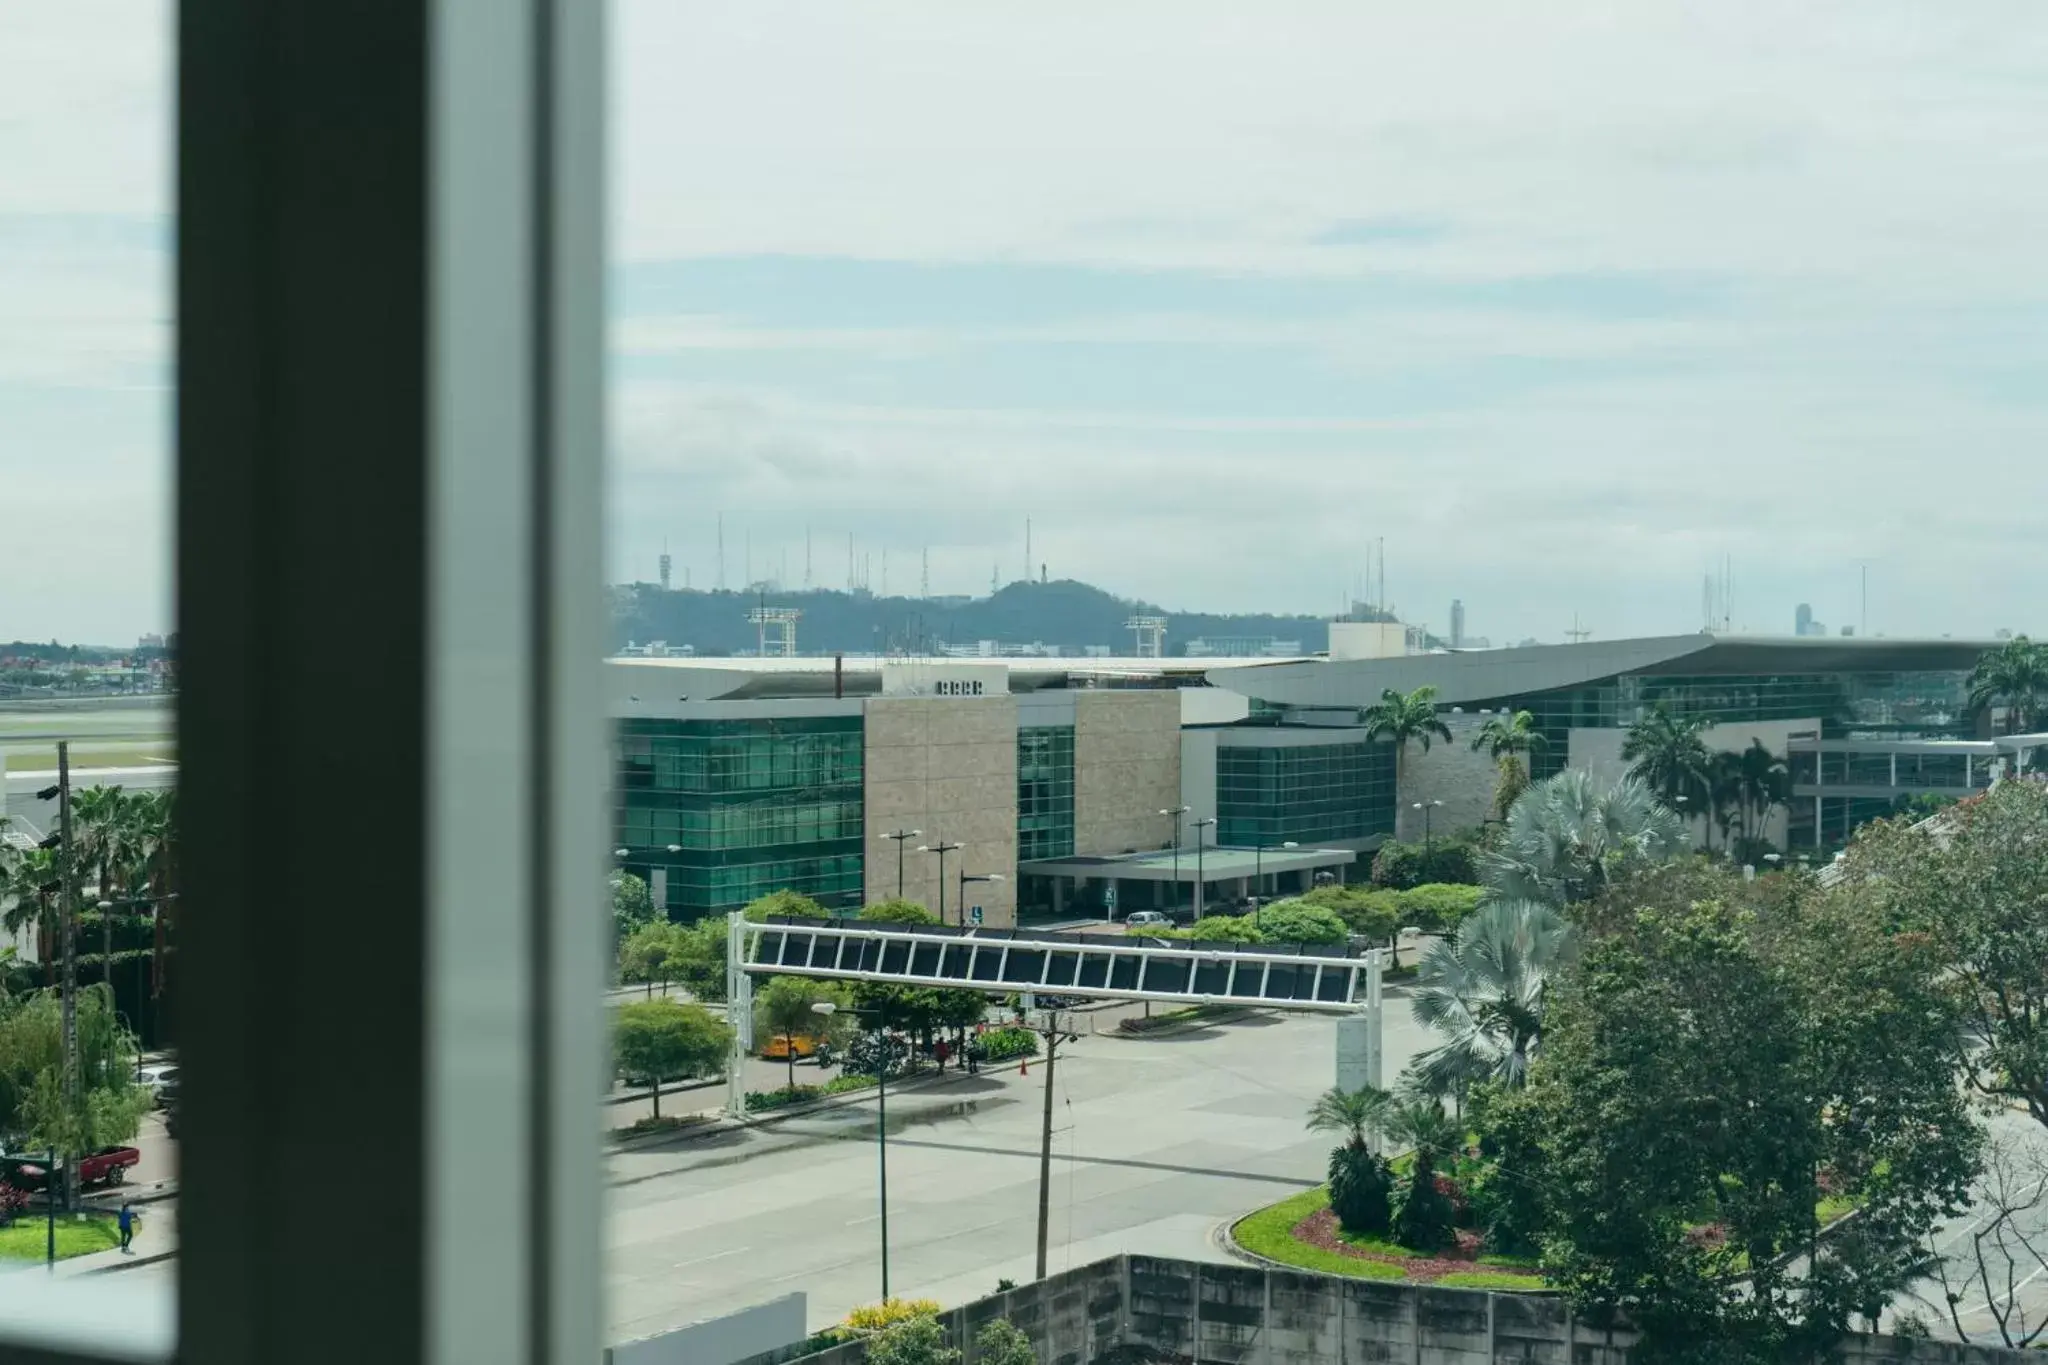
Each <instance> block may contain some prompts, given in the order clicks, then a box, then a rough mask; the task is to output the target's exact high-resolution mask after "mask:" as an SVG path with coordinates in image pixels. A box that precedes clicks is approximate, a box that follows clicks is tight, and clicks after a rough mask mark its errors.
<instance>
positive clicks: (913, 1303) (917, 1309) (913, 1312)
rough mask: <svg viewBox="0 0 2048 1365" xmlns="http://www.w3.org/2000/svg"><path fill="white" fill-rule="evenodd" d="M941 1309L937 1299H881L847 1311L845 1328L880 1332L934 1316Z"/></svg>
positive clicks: (856, 1330)
mask: <svg viewBox="0 0 2048 1365" xmlns="http://www.w3.org/2000/svg"><path fill="white" fill-rule="evenodd" d="M941 1311H942V1310H941V1308H940V1306H939V1301H938V1300H937V1299H883V1300H882V1301H881V1302H880V1303H865V1304H862V1305H861V1306H860V1307H858V1308H856V1309H854V1310H853V1311H852V1312H851V1313H848V1314H847V1315H846V1328H847V1330H848V1331H852V1332H880V1331H885V1330H887V1329H888V1328H891V1327H894V1326H896V1325H897V1324H899V1323H905V1322H914V1321H916V1320H917V1319H918V1318H936V1317H937V1316H938V1315H939V1313H940V1312H941Z"/></svg>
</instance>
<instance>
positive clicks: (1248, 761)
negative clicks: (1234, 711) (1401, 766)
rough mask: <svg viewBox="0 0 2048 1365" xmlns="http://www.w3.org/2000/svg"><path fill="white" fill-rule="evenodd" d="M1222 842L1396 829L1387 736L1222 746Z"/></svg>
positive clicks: (1249, 844) (1322, 839) (1308, 839)
mask: <svg viewBox="0 0 2048 1365" xmlns="http://www.w3.org/2000/svg"><path fill="white" fill-rule="evenodd" d="M1216 821H1217V823H1216V842H1217V843H1218V844H1219V845H1222V846H1225V847H1229V848H1253V847H1256V846H1258V845H1261V844H1263V845H1265V846H1267V847H1272V846H1274V845H1277V844H1281V843H1284V842H1286V841H1288V840H1293V841H1295V842H1296V843H1302V844H1321V843H1331V842H1336V841H1340V840H1356V839H1367V838H1371V837H1372V836H1374V835H1380V834H1392V833H1393V832H1394V748H1393V746H1392V745H1391V744H1387V743H1385V742H1381V741H1366V740H1359V741H1357V742H1354V743H1341V744H1302V745H1285V746H1281V745H1275V746H1273V747H1270V748H1267V747H1256V748H1254V747H1248V746H1238V745H1228V746H1224V747H1222V748H1219V749H1218V750H1217V751H1216Z"/></svg>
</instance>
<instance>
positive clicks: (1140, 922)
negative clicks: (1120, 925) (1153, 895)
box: [1124, 910, 1173, 929]
mask: <svg viewBox="0 0 2048 1365" xmlns="http://www.w3.org/2000/svg"><path fill="white" fill-rule="evenodd" d="M1124 923H1125V924H1127V925H1129V926H1130V927H1132V928H1134V929H1146V928H1150V929H1166V928H1171V927H1172V925H1173V918H1172V916H1170V915H1162V914H1161V913H1159V912H1158V911H1157V910H1134V911H1132V912H1131V913H1130V914H1128V915H1126V916H1124Z"/></svg>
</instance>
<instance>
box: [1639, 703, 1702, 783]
mask: <svg viewBox="0 0 2048 1365" xmlns="http://www.w3.org/2000/svg"><path fill="white" fill-rule="evenodd" d="M1706 726H1707V721H1706V717H1704V716H1675V715H1673V714H1671V712H1670V711H1668V710H1666V709H1665V706H1664V703H1662V702H1659V703H1657V705H1656V706H1654V707H1652V708H1651V709H1650V711H1649V713H1648V714H1647V715H1645V716H1644V717H1643V718H1642V719H1641V720H1639V721H1637V722H1636V723H1635V724H1633V725H1631V726H1629V727H1628V734H1627V735H1626V736H1625V737H1624V738H1623V739H1622V741H1621V757H1622V760H1623V761H1624V762H1626V763H1628V764H1630V765H1631V766H1630V768H1629V770H1628V774H1629V776H1630V777H1634V778H1638V779H1640V780H1641V781H1642V782H1643V783H1644V785H1646V786H1648V787H1649V788H1650V789H1651V790H1652V791H1654V792H1656V793H1657V795H1658V796H1660V797H1662V798H1663V800H1664V804H1665V805H1667V806H1670V807H1672V808H1673V809H1674V810H1675V809H1677V807H1678V804H1679V798H1681V797H1684V798H1686V799H1687V800H1691V799H1694V798H1696V797H1699V796H1702V795H1704V794H1705V792H1706V788H1707V775H1708V768H1709V766H1710V765H1711V763H1712V758H1711V756H1710V755H1709V754H1708V753H1707V745H1706V741H1704V740H1702V739H1701V738H1700V731H1701V730H1704V729H1705V728H1706Z"/></svg>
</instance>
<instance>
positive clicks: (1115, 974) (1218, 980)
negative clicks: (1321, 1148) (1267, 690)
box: [726, 913, 1384, 1117]
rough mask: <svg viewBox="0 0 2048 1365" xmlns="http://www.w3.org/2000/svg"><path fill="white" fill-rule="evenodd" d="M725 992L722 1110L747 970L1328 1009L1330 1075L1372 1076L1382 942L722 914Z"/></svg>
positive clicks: (746, 1017)
mask: <svg viewBox="0 0 2048 1365" xmlns="http://www.w3.org/2000/svg"><path fill="white" fill-rule="evenodd" d="M727 932H728V934H729V939H728V943H727V954H726V999H727V1001H728V1002H730V1011H731V1013H730V1017H731V1020H732V1025H733V1060H732V1064H731V1065H730V1066H729V1067H728V1069H727V1091H728V1096H729V1098H728V1109H729V1110H730V1111H731V1112H732V1113H733V1114H734V1115H735V1116H736V1117H737V1116H740V1115H741V1114H743V1113H744V1106H745V1100H746V1096H745V1086H744V1085H743V1084H742V1083H741V1081H740V1079H739V1075H740V1070H741V1058H743V1057H744V1056H745V1055H746V1054H747V1053H748V1052H750V1051H751V1050H752V1048H753V1013H754V1012H753V994H754V992H753V979H754V978H755V977H756V976H777V975H780V976H805V977H814V978H817V979H820V980H827V981H853V982H861V981H868V982H875V983H879V984H885V985H895V986H935V987H951V988H958V989H965V990H978V991H982V992H984V993H986V994H990V995H1010V994H1013V993H1014V994H1030V993H1040V994H1047V995H1059V996H1078V997H1081V998H1083V999H1090V1000H1135V1001H1146V1002H1151V1003H1157V1004H1164V1005H1246V1006H1264V1007H1267V1008H1272V1009H1291V1010H1309V1011H1315V1012H1319V1013H1324V1014H1330V1015H1334V1016H1337V1018H1338V1043H1337V1073H1338V1074H1337V1084H1339V1085H1340V1086H1343V1087H1344V1088H1346V1089H1356V1088H1358V1087H1359V1086H1360V1085H1364V1084H1372V1085H1378V1084H1379V1083H1380V1037H1381V1016H1382V1012H1383V1011H1382V1000H1381V989H1380V976H1381V971H1382V966H1383V962H1384V958H1383V955H1382V951H1381V950H1379V949H1372V950H1370V951H1367V952H1365V953H1362V954H1360V953H1357V952H1355V951H1354V950H1351V949H1349V948H1346V947H1324V946H1321V945H1301V946H1295V947H1288V946H1284V945H1275V944H1236V943H1202V942H1190V941H1187V940H1176V939H1146V938H1129V937H1124V938H1118V937H1108V936H1102V937H1095V936H1085V935H1074V934H1058V933H1049V932H1043V931H1033V930H1024V929H985V928H957V927H954V926H950V925H936V924H933V925H901V924H877V923H871V922H867V921H858V920H856V921H846V920H810V919H777V920H774V921H770V922H767V923H760V924H756V923H754V922H752V921H750V920H748V919H747V918H746V917H745V916H744V915H740V914H737V913H735V914H733V915H731V916H729V918H728V921H727Z"/></svg>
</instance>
